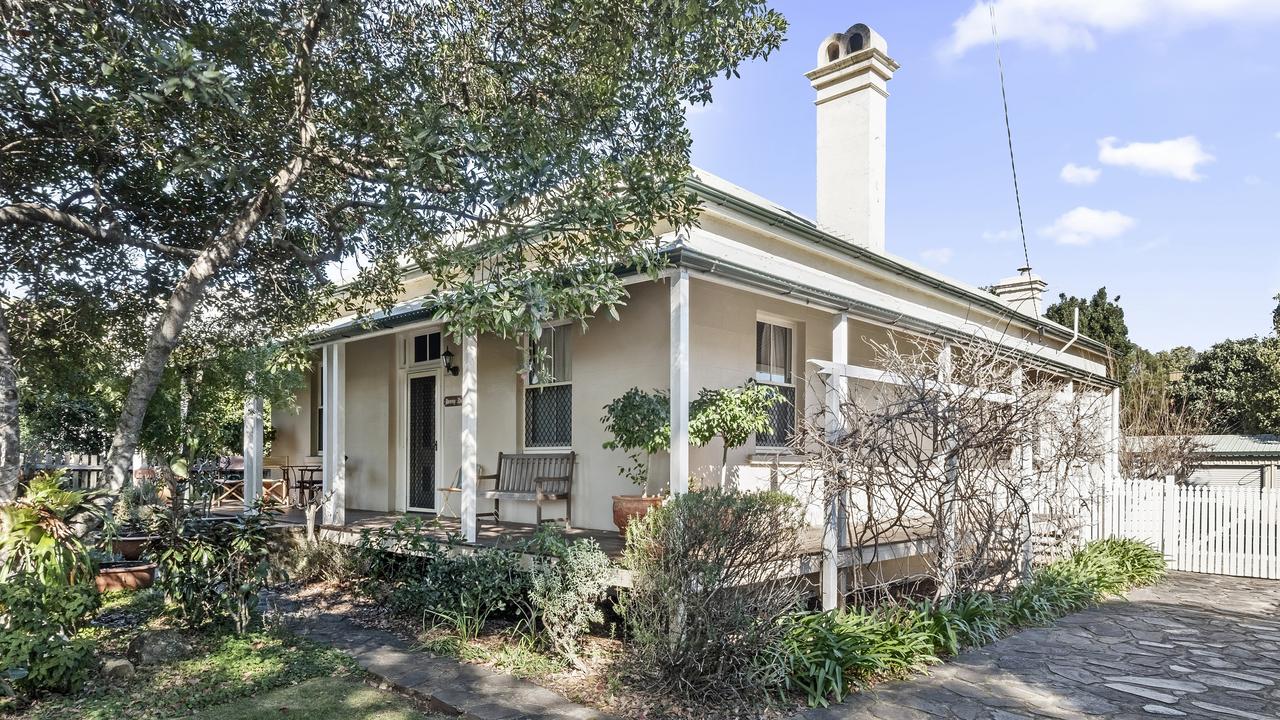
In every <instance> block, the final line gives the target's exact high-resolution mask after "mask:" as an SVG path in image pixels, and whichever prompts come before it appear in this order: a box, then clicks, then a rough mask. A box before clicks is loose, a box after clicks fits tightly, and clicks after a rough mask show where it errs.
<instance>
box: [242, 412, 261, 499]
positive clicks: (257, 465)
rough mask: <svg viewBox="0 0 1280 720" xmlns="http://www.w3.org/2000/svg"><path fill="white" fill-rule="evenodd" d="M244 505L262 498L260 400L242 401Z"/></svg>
mask: <svg viewBox="0 0 1280 720" xmlns="http://www.w3.org/2000/svg"><path fill="white" fill-rule="evenodd" d="M241 452H243V453H244V504H245V506H246V507H248V506H250V505H252V504H253V502H254V501H255V500H257V499H258V498H259V497H261V496H262V459H263V454H264V453H263V439H262V398H261V397H258V396H253V397H248V398H245V401H244V442H243V446H242V450H241Z"/></svg>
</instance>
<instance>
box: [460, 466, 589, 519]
mask: <svg viewBox="0 0 1280 720" xmlns="http://www.w3.org/2000/svg"><path fill="white" fill-rule="evenodd" d="M575 460H576V454H575V453H572V452H567V453H501V452H500V453H498V471H497V472H495V473H491V474H489V475H481V476H479V477H478V478H477V479H478V480H493V481H494V488H493V489H492V490H478V491H477V492H476V497H479V498H484V499H486V500H492V501H493V513H492V515H493V519H494V520H497V519H498V506H499V504H500V503H501V502H503V501H504V500H505V501H515V502H531V503H535V504H536V505H537V508H538V510H537V513H538V514H537V518H538V520H537V522H538V524H539V525H541V524H542V503H544V502H548V501H550V502H556V501H560V500H563V501H564V508H565V509H564V526H565V527H566V528H568V527H569V526H570V522H571V518H572V515H573V512H572V508H573V502H572V499H571V497H570V494H571V492H572V489H573V466H574V462H575ZM486 514H488V513H486Z"/></svg>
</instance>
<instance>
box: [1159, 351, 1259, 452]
mask: <svg viewBox="0 0 1280 720" xmlns="http://www.w3.org/2000/svg"><path fill="white" fill-rule="evenodd" d="M1174 392H1175V393H1176V395H1177V402H1178V403H1179V405H1180V406H1181V407H1184V408H1187V409H1188V410H1189V411H1191V412H1196V413H1199V414H1201V415H1203V416H1204V417H1205V418H1206V421H1207V424H1208V426H1209V427H1210V428H1211V429H1212V430H1213V431H1214V432H1219V433H1244V434H1259V433H1277V432H1280V338H1277V337H1275V336H1270V337H1266V338H1257V337H1252V338H1245V339H1243V340H1224V341H1222V342H1220V343H1218V344H1216V345H1214V346H1212V347H1210V348H1209V349H1208V350H1205V351H1204V352H1201V353H1199V354H1198V355H1196V358H1195V360H1194V361H1192V362H1191V363H1190V364H1189V365H1187V367H1186V370H1185V371H1184V372H1183V374H1182V378H1181V379H1180V380H1179V381H1178V382H1177V383H1176V385H1175V388H1174Z"/></svg>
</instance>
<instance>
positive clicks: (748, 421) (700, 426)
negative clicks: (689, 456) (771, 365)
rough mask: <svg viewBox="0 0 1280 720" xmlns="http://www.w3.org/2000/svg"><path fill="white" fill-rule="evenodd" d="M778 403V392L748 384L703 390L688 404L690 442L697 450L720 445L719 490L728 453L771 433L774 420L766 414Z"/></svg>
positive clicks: (779, 398)
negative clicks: (717, 442)
mask: <svg viewBox="0 0 1280 720" xmlns="http://www.w3.org/2000/svg"><path fill="white" fill-rule="evenodd" d="M780 402H785V399H784V398H783V397H782V393H780V392H778V390H777V388H775V387H773V386H772V385H762V384H760V383H757V382H754V381H748V382H747V383H746V384H745V385H740V386H738V387H730V388H719V389H716V390H711V389H708V388H702V389H701V390H699V391H698V397H697V398H695V399H694V401H693V402H691V403H689V439H690V440H692V441H693V442H694V443H695V444H697V445H698V446H705V445H707V444H709V443H710V442H711V441H712V440H714V439H716V438H720V439H721V441H722V446H721V452H720V488H721V489H724V488H725V476H726V474H727V472H728V468H729V450H730V449H731V448H736V447H741V446H743V445H746V444H747V440H750V439H751V436H752V435H753V434H755V433H764V432H771V431H772V430H773V420H772V418H771V417H770V415H769V411H770V410H771V409H772V408H773V406H774V405H777V404H778V403H780Z"/></svg>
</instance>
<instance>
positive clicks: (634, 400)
mask: <svg viewBox="0 0 1280 720" xmlns="http://www.w3.org/2000/svg"><path fill="white" fill-rule="evenodd" d="M600 422H601V424H602V425H604V429H605V430H606V431H608V432H609V434H610V435H612V436H613V437H612V438H610V439H608V440H606V441H605V442H604V448H605V449H606V450H623V451H625V452H626V453H627V457H628V458H630V459H631V466H630V467H620V468H618V474H619V475H621V476H622V477H625V478H627V479H628V480H630V481H631V482H632V483H634V484H635V485H636V486H637V487H639V488H640V491H641V492H642V493H644V494H645V495H646V496H647V495H648V494H649V493H648V487H647V485H648V482H649V465H650V461H651V460H652V458H653V455H654V453H660V452H663V451H666V450H670V449H671V399H670V397H669V396H668V395H667V393H666V392H664V391H662V390H654V391H653V392H645V391H643V390H641V389H640V388H638V387H633V388H631V389H630V390H628V391H626V392H625V393H623V394H622V395H620V396H619V397H617V398H615V399H614V400H613V402H611V403H609V404H608V405H605V406H604V417H602V418H601V419H600ZM642 455H643V458H642V457H641V456H642Z"/></svg>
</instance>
